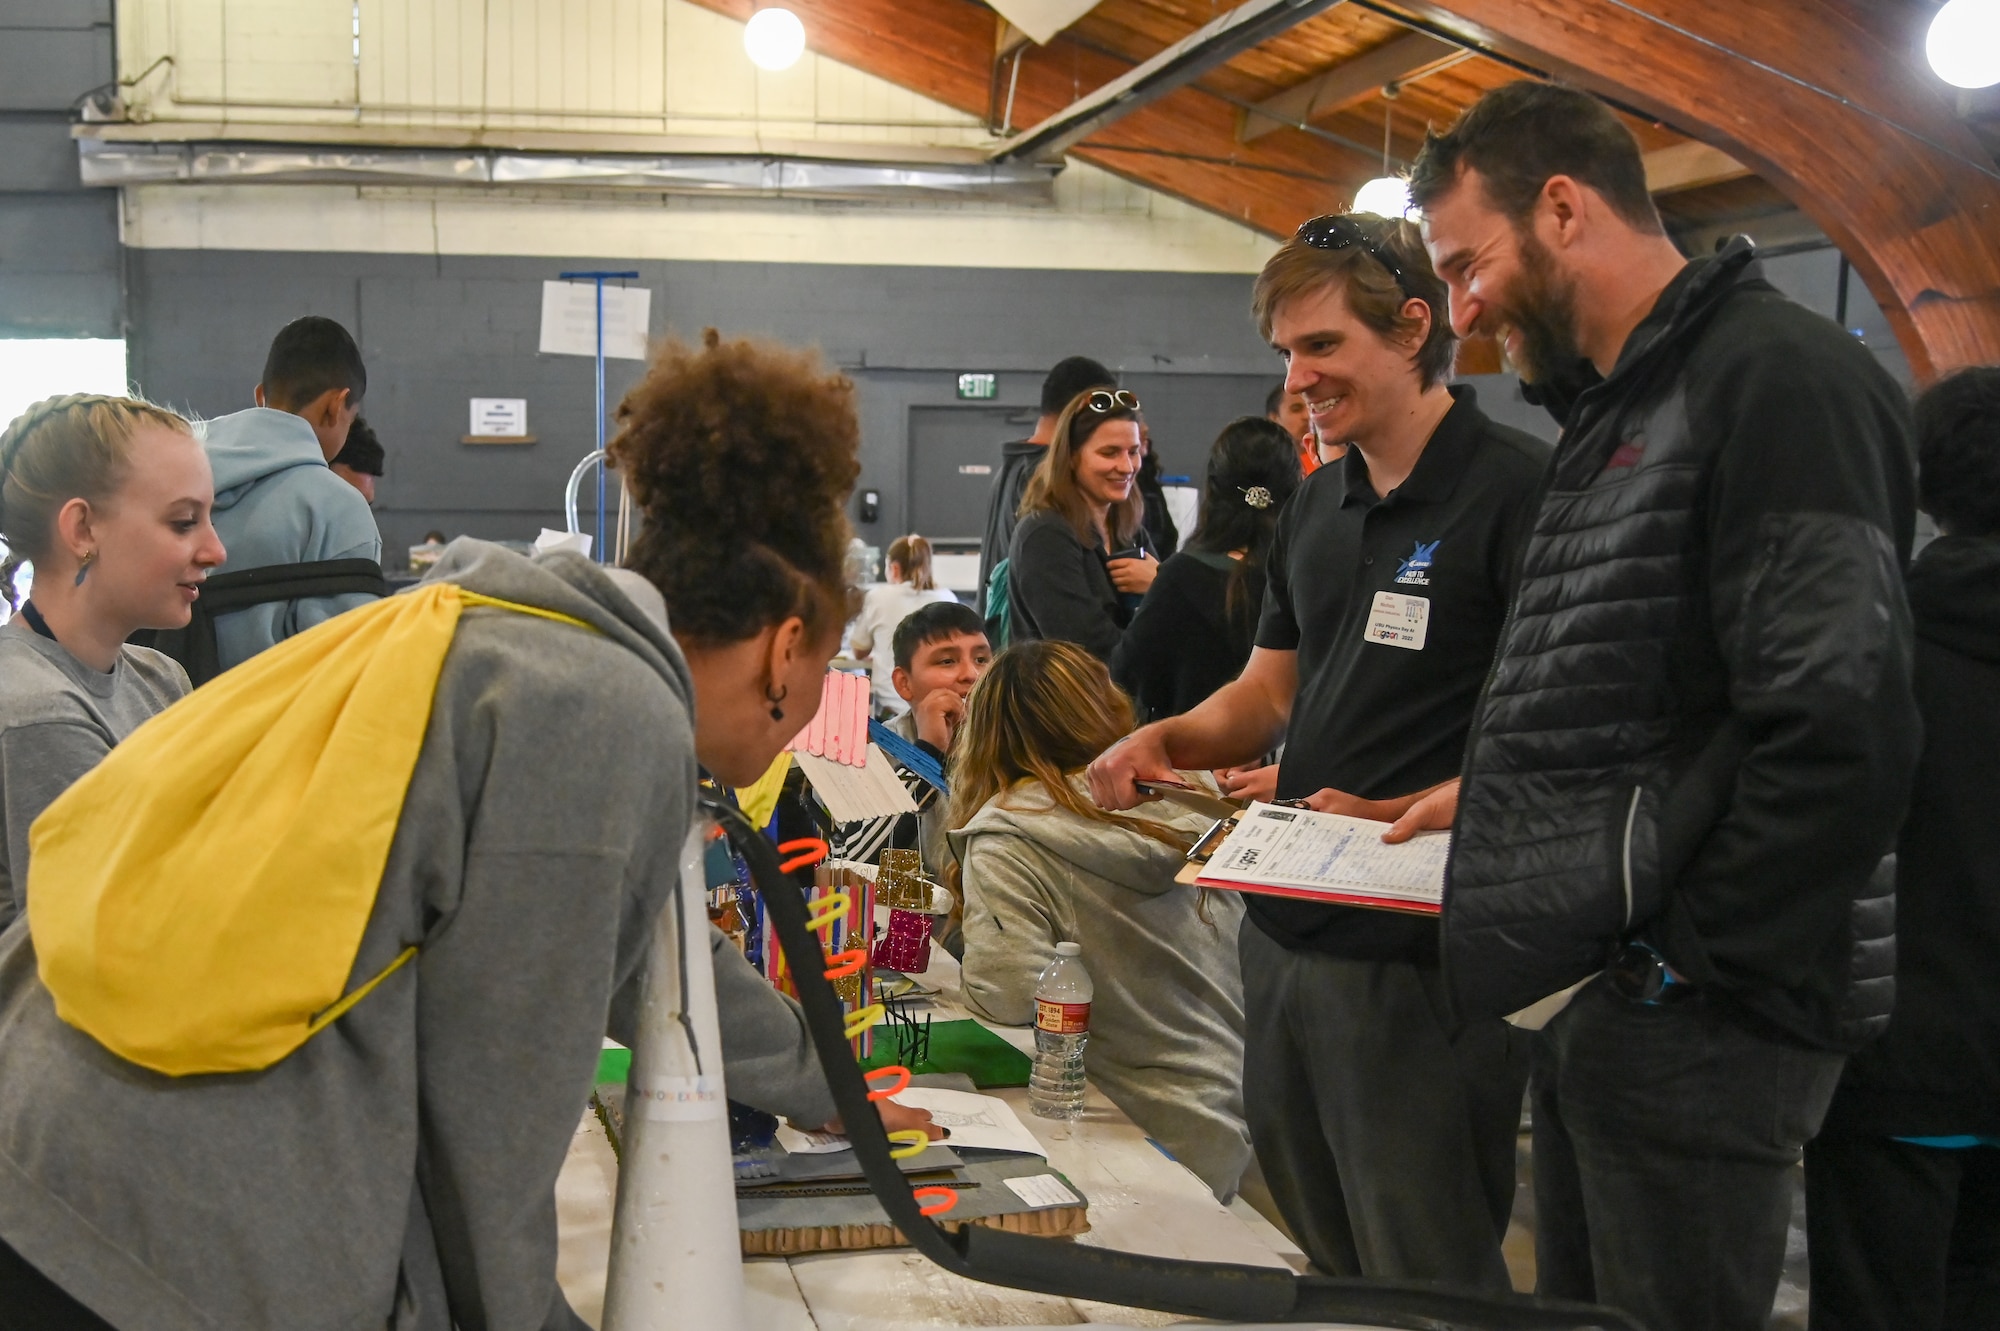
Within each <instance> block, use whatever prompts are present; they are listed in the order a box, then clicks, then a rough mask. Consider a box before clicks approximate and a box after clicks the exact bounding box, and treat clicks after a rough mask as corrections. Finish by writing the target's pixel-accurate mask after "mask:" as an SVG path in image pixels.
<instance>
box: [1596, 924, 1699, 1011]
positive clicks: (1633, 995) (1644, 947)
mask: <svg viewBox="0 0 2000 1331" xmlns="http://www.w3.org/2000/svg"><path fill="white" fill-rule="evenodd" d="M1604 974H1605V976H1606V977H1607V978H1608V979H1609V980H1610V981H1611V987H1612V988H1613V989H1614V990H1616V991H1617V993H1618V996H1619V997H1620V998H1623V999H1626V1000H1628V1001H1630V1002H1633V1003H1645V1004H1648V1005H1654V1006H1657V1005H1658V1004H1661V1003H1675V1002H1679V1001H1680V1000H1681V999H1683V998H1686V997H1688V996H1689V995H1691V994H1693V993H1694V986H1693V985H1691V984H1689V983H1688V982H1687V981H1686V980H1683V979H1681V978H1679V977H1678V976H1676V975H1675V974H1674V971H1673V967H1671V966H1669V965H1667V959H1666V958H1665V957H1664V956H1662V955H1660V950H1659V949H1658V948H1656V947H1654V946H1653V945H1652V944H1651V943H1648V942H1644V941H1642V940H1640V939H1637V938H1634V939H1631V940H1630V941H1628V942H1627V943H1626V944H1625V946H1624V947H1621V948H1619V949H1618V951H1617V953H1616V954H1615V955H1614V956H1613V957H1612V958H1611V961H1610V964H1608V965H1607V966H1605V968H1604Z"/></svg>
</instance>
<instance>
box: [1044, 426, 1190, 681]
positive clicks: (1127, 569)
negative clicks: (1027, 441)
mask: <svg viewBox="0 0 2000 1331" xmlns="http://www.w3.org/2000/svg"><path fill="white" fill-rule="evenodd" d="M1142 449H1143V445H1142V444H1141V442H1140V439H1139V399H1137V398H1136V397H1133V396H1132V394H1130V393H1128V392H1125V391H1124V390H1123V389H1118V390H1112V389H1105V388H1095V389H1091V390H1090V391H1088V392H1085V393H1079V394H1077V395H1076V397H1075V398H1074V399H1072V400H1071V402H1070V404H1069V406H1067V407H1065V408H1064V409H1063V413H1062V415H1061V416H1060V417H1059V418H1058V419H1057V421H1056V429H1055V438H1054V439H1053V441H1051V442H1050V444H1049V447H1048V452H1047V455H1046V456H1044V457H1043V458H1042V461H1041V465H1040V466H1038V467H1037V468H1035V474H1034V476H1033V477H1032V478H1030V479H1029V481H1028V489H1027V491H1026V493H1024V494H1023V495H1022V496H1021V515H1020V524H1019V525H1018V526H1016V527H1015V528H1014V540H1013V544H1012V545H1011V546H1009V548H1008V553H1007V560H1008V563H1007V570H1008V571H1007V582H1008V598H1009V605H1010V620H1009V625H1008V638H1009V641H1012V642H1034V641H1036V640H1038V639H1042V638H1053V639H1058V640H1060V641H1064V642H1073V643H1076V644H1077V645H1079V646H1081V647H1082V648H1083V649H1084V650H1085V651H1087V652H1089V653H1090V654H1091V655H1092V656H1095V657H1096V658H1097V659H1098V660H1100V661H1108V660H1110V659H1111V653H1112V651H1113V649H1115V648H1116V647H1117V646H1118V638H1119V635H1120V634H1122V633H1123V632H1124V631H1125V626H1126V624H1128V623H1130V622H1131V619H1132V614H1131V611H1130V610H1129V609H1127V608H1126V605H1125V603H1124V602H1123V601H1122V600H1121V599H1120V598H1121V597H1134V598H1136V597H1140V596H1144V595H1145V594H1146V590H1147V589H1148V588H1149V587H1151V586H1152V585H1153V578H1154V577H1155V575H1157V574H1158V573H1159V570H1160V564H1159V559H1158V557H1157V556H1156V555H1155V554H1154V553H1153V551H1152V542H1151V541H1150V540H1149V539H1148V538H1147V536H1146V529H1145V526H1144V520H1145V500H1144V499H1143V498H1142V497H1141V496H1140V494H1139V491H1138V487H1137V484H1136V482H1137V479H1138V475H1139V463H1140V461H1141V452H1142Z"/></svg>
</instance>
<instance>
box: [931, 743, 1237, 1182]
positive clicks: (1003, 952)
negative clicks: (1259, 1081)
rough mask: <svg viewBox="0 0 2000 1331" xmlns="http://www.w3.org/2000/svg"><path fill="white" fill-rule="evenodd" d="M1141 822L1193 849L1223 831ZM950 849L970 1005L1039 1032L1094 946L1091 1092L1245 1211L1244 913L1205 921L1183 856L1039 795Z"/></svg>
mask: <svg viewBox="0 0 2000 1331" xmlns="http://www.w3.org/2000/svg"><path fill="white" fill-rule="evenodd" d="M1084 798H1085V799H1088V798H1089V796H1088V795H1086V796H1085V797H1084ZM1133 816H1134V817H1138V818H1150V819H1153V820H1156V821H1158V822H1160V823H1163V824H1165V825H1166V826H1168V827H1171V828H1173V829H1175V830H1176V831H1178V832H1181V833H1182V834H1184V835H1185V836H1186V837H1187V839H1188V840H1189V841H1192V840H1193V839H1194V838H1195V837H1196V836H1199V835H1200V834H1201V833H1202V832H1203V831H1205V830H1206V829H1207V827H1208V826H1209V824H1210V822H1212V821H1213V820H1212V819H1207V818H1203V817H1202V816H1201V815H1199V814H1194V813H1189V812H1186V811H1183V810H1178V809H1175V808H1173V807H1172V806H1169V805H1165V804H1160V803H1154V804H1146V805H1142V806H1140V807H1139V808H1138V809H1135V810H1134V811H1133ZM951 842H952V846H953V848H954V849H955V850H956V851H957V853H958V857H959V863H960V865H961V866H962V877H961V884H962V886H963V889H964V893H965V957H964V961H963V966H964V971H963V982H964V991H965V1001H966V1005H967V1006H968V1007H970V1008H971V1009H972V1010H973V1011H975V1012H977V1013H979V1014H980V1015H982V1016H984V1017H986V1018H987V1019H988V1020H991V1021H996V1022H1000V1023H1002V1024H1003V1025H1009V1026H1025V1025H1027V1024H1029V1023H1030V1022H1032V1021H1033V1020H1034V1015H1035V981H1036V980H1037V978H1038V977H1039V976H1040V975H1041V973H1042V970H1043V968H1044V967H1046V966H1047V965H1048V964H1049V962H1051V961H1053V960H1054V959H1055V954H1056V944H1057V943H1062V942H1074V943H1078V944H1081V945H1082V947H1083V964H1084V966H1085V967H1086V968H1087V969H1088V970H1089V972H1090V978H1091V983H1092V985H1093V987H1094V993H1093V995H1092V998H1091V1012H1090V1043H1089V1044H1088V1045H1086V1046H1085V1047H1084V1055H1083V1057H1084V1066H1085V1068H1086V1069H1087V1070H1088V1072H1089V1075H1090V1080H1091V1081H1092V1082H1093V1083H1095V1084H1096V1085H1097V1086H1098V1088H1099V1089H1101V1090H1102V1091H1103V1092H1104V1093H1105V1095H1107V1096H1108V1097H1110V1099H1111V1102H1112V1103H1113V1104H1115V1105H1117V1106H1118V1107H1119V1108H1120V1109H1121V1110H1123V1111H1124V1112H1125V1114H1126V1115H1127V1116H1128V1117H1130V1118H1131V1120H1132V1121H1133V1122H1134V1123H1137V1124H1138V1125H1139V1126H1140V1127H1141V1128H1143V1129H1145V1131H1146V1132H1147V1133H1149V1134H1151V1135H1152V1136H1153V1137H1155V1138H1157V1139H1158V1140H1159V1142H1160V1144H1161V1145H1163V1146H1165V1147H1166V1148H1167V1150H1169V1151H1170V1152H1172V1153H1173V1156H1174V1158H1175V1159H1177V1160H1179V1161H1180V1162H1181V1163H1182V1164H1184V1165H1186V1166H1187V1167H1188V1168H1189V1169H1191V1170H1193V1171H1194V1172H1195V1173H1196V1174H1197V1175H1199V1176H1200V1178H1201V1180H1202V1182H1204V1183H1206V1184H1208V1186H1209V1187H1210V1188H1211V1189H1213V1190H1214V1192H1215V1195H1216V1196H1217V1197H1219V1198H1222V1199H1224V1200H1227V1199H1228V1198H1229V1197H1231V1196H1233V1195H1234V1194H1235V1192H1236V1185H1237V1182H1238V1181H1239V1180H1240V1179H1241V1178H1242V1176H1243V1170H1244V1168H1245V1167H1246V1166H1248V1164H1249V1163H1250V1132H1249V1129H1248V1128H1247V1127H1245V1126H1244V1122H1243V978H1242V974H1241V971H1240V969H1239V966H1238V963H1237V959H1236V931H1237V928H1238V926H1239V925H1240V924H1241V923H1242V920H1243V901H1242V898H1240V897H1238V896H1236V895H1234V894H1233V893H1228V892H1211V893H1209V894H1207V895H1208V903H1207V906H1206V914H1207V916H1208V918H1207V919H1206V920H1203V919H1202V918H1201V915H1202V908H1201V905H1200V900H1199V898H1200V896H1201V893H1200V892H1199V891H1198V889H1196V888H1192V887H1187V886H1184V885H1182V884H1180V883H1176V882H1175V881H1174V875H1175V873H1177V872H1178V871H1179V870H1180V867H1181V864H1182V857H1181V854H1180V852H1179V851H1176V850H1174V849H1173V848H1172V847H1170V846H1167V845H1164V844H1162V843H1160V842H1158V841H1154V840H1152V839H1151V838H1149V837H1144V836H1141V835H1139V834H1138V833H1137V832H1132V831H1127V830H1126V829H1124V828H1122V827H1116V826H1113V825H1110V824H1107V823H1102V822H1098V821H1096V820H1094V819H1086V818H1081V817H1079V816H1077V815H1076V814H1073V813H1071V812H1069V811H1068V810H1066V809H1062V808H1060V807H1058V806H1057V805H1056V804H1055V802H1054V801H1053V800H1051V799H1050V798H1049V796H1048V792H1047V791H1045V790H1044V789H1043V788H1042V787H1041V786H1040V785H1039V784H1038V783H1027V784H1024V785H1021V786H1017V787H1016V788H1015V789H1013V790H1011V791H1008V792H1006V793H1005V794H1002V795H999V796H996V797H995V798H993V799H991V800H989V801H987V803H986V805H985V807H984V808H982V809H980V810H979V812H978V813H976V814H974V815H973V817H972V821H971V822H969V823H967V824H966V825H965V826H964V827H963V828H962V829H960V830H958V831H955V832H953V833H952V834H951Z"/></svg>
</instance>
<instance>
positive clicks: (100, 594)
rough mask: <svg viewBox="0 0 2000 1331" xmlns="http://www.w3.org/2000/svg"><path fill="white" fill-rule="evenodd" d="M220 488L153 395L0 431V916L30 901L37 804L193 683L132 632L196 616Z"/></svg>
mask: <svg viewBox="0 0 2000 1331" xmlns="http://www.w3.org/2000/svg"><path fill="white" fill-rule="evenodd" d="M214 500H215V487H214V484H213V482H212V480H211V478H210V475H209V469H208V457H207V455H206V454H205V453H203V452H202V448H201V445H200V443H198V442H197V441H196V440H195V438H194V435H193V432H192V431H191V430H190V429H189V428H188V423H187V422H186V421H185V420H183V419H181V418H180V417H179V416H177V415H175V414H174V413H173V412H171V411H168V410H166V409H165V408H163V407H156V406H154V405H152V404H151V403H148V402H139V401H135V400H133V399H131V398H122V397H102V396H96V395H91V394H75V395H72V396H69V397H56V398H49V399H48V400H47V401H44V402H39V403H36V404H35V405H34V406H32V407H30V408H28V410H27V411H25V412H23V413H22V414H21V415H20V416H19V417H18V418H16V419H15V421H14V423H13V424H12V425H10V426H8V427H7V430H6V433H5V434H0V539H4V540H5V541H6V545H7V559H6V563H5V565H4V566H0V593H4V594H5V596H6V598H7V602H8V604H9V605H10V606H12V607H14V608H15V609H16V610H17V613H16V614H15V615H14V617H13V618H12V620H11V621H10V622H9V623H8V624H7V625H6V626H5V627H4V628H0V928H5V927H6V926H8V925H9V924H11V923H12V922H13V920H14V918H15V916H16V915H23V916H25V915H26V913H27V888H26V883H27V878H28V873H27V868H28V828H29V826H30V825H31V824H32V823H33V822H34V821H35V818H36V816H37V815H39V814H40V813H41V811H42V810H43V809H45V808H47V807H48V805H49V804H50V802H51V801H53V800H54V799H55V797H56V796H58V795H60V794H62V793H63V791H64V790H66V789H68V787H69V786H70V784H71V783H72V782H74V781H75V780H76V779H77V778H78V777H80V776H82V775H83V774H84V773H85V772H88V771H89V770H90V769H91V768H93V767H95V766H96V765H97V763H98V761H99V760H100V759H102V758H103V757H104V755H105V754H107V753H109V752H110V751H111V747H112V746H113V745H114V744H117V743H118V742H119V741H120V740H122V739H124V738H125V737H126V736H127V735H129V734H131V733H132V732H133V731H134V730H136V729H137V728H138V727H139V725H140V723H142V722H144V721H145V720H147V719H148V718H150V717H152V716H154V715H155V714H157V713H158V712H160V711H162V710H163V709H165V708H166V707H167V706H168V704H170V703H172V702H174V701H175V700H176V699H178V698H180V697H182V696H184V695H185V694H186V693H187V691H188V680H187V675H186V673H185V672H184V671H182V669H181V668H180V666H179V665H178V664H176V663H175V662H174V661H173V660H171V659H170V658H168V657H166V656H164V655H162V654H160V653H159V652H155V651H152V650H150V649H148V648H145V647H133V646H129V645H127V644H126V641H125V640H126V639H127V638H129V637H131V636H132V634H133V633H135V632H137V631H138V630H140V629H148V628H158V629H171V628H180V627H182V626H183V625H185V624H186V623H187V622H188V619H189V616H190V615H191V614H192V612H193V607H194V602H195V598H196V597H198V596H200V595H201V583H202V579H203V578H205V577H207V576H208V570H209V569H211V568H214V567H215V566H216V565H217V564H220V563H221V562H222V558H223V549H222V542H221V541H220V540H219V539H218V538H217V537H216V534H215V528H214V527H213V526H212V525H210V523H209V508H210V506H211V505H212V504H213V503H214ZM24 562H27V563H32V564H33V566H34V573H35V577H34V592H33V596H32V597H31V598H30V599H28V600H26V601H21V600H20V599H19V597H18V595H17V593H16V590H15V575H16V573H17V571H18V570H19V569H20V567H21V565H22V564H23V563H24Z"/></svg>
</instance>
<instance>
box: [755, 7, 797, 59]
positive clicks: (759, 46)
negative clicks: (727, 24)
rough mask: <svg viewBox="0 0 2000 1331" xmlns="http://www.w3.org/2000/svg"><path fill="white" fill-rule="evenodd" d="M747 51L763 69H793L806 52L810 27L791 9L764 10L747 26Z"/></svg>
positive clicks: (759, 11)
mask: <svg viewBox="0 0 2000 1331" xmlns="http://www.w3.org/2000/svg"><path fill="white" fill-rule="evenodd" d="M743 49H744V50H745V51H747V52H748V53H749V55H750V63H751V64H753V65H755V66H757V68H759V69H768V70H771V71H773V72H774V73H775V72H776V71H778V70H781V69H790V68H791V67H792V66H793V65H796V64H798V63H799V57H800V56H802V55H804V54H805V53H806V25H805V24H803V23H801V22H799V16H798V15H797V14H794V13H793V12H792V11H791V10H789V9H777V8H771V9H760V10H758V11H757V12H756V13H754V14H752V15H751V16H750V22H749V23H747V24H745V25H744V27H743Z"/></svg>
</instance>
